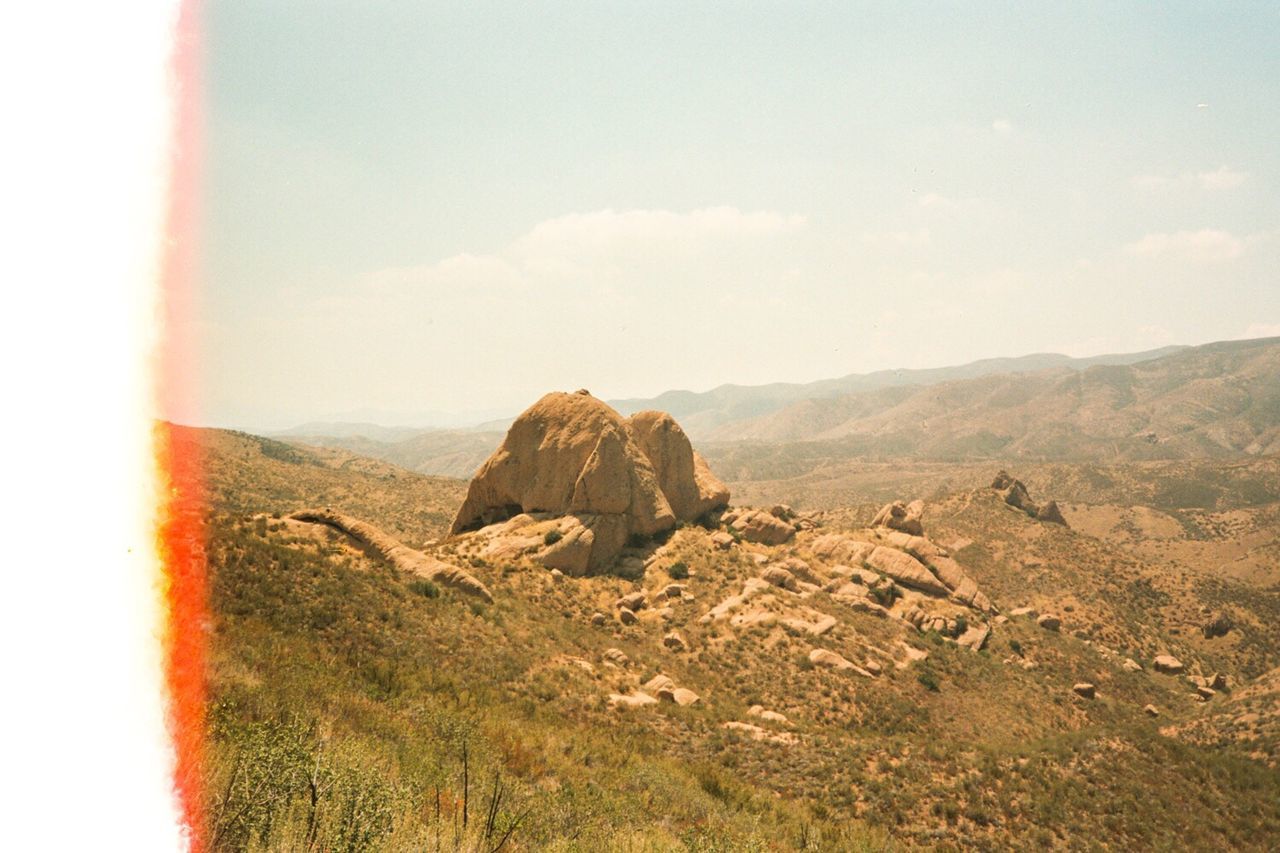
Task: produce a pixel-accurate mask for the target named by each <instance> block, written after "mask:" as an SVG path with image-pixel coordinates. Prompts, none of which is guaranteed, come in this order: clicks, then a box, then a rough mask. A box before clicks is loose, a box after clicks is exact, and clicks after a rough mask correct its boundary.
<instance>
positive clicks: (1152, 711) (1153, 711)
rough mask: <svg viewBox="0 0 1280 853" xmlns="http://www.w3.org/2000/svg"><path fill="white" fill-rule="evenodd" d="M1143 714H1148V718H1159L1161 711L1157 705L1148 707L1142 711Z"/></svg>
mask: <svg viewBox="0 0 1280 853" xmlns="http://www.w3.org/2000/svg"><path fill="white" fill-rule="evenodd" d="M1142 713H1144V714H1146V715H1147V716H1148V717H1158V716H1160V709H1159V708H1157V707H1156V706H1155V705H1147V706H1146V707H1145V708H1143V709H1142Z"/></svg>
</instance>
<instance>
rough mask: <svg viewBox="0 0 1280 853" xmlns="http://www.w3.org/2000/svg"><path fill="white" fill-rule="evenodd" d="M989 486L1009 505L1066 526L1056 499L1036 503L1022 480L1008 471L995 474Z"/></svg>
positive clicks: (1032, 515)
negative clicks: (1044, 502)
mask: <svg viewBox="0 0 1280 853" xmlns="http://www.w3.org/2000/svg"><path fill="white" fill-rule="evenodd" d="M991 488H993V489H995V490H996V491H997V492H999V493H1000V496H1001V497H1002V498H1004V502H1005V503H1007V504H1008V505H1009V506H1012V507H1017V508H1018V509H1020V510H1022V511H1023V512H1025V513H1026V514H1027V515H1029V516H1031V517H1032V518H1037V519H1039V520H1040V521H1047V522H1050V523H1051V524H1061V525H1062V526H1063V527H1066V526H1067V520H1066V519H1065V518H1063V517H1062V510H1060V509H1058V503H1057V501H1049V502H1048V503H1046V504H1045V505H1044V506H1040V505H1038V504H1037V503H1036V502H1035V501H1033V500H1032V499H1031V495H1030V493H1028V492H1027V487H1026V486H1024V485H1023V484H1022V481H1021V480H1016V479H1014V478H1013V477H1012V476H1010V474H1009V472H1008V471H1001V472H1000V473H998V474H996V477H995V479H994V480H992V481H991Z"/></svg>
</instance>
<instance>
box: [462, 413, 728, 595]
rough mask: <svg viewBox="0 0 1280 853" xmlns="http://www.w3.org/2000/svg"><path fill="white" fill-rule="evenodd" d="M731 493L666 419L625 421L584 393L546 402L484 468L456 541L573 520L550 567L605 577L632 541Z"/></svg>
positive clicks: (646, 416) (648, 416)
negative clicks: (519, 525)
mask: <svg viewBox="0 0 1280 853" xmlns="http://www.w3.org/2000/svg"><path fill="white" fill-rule="evenodd" d="M728 498H729V494H728V490H727V489H726V488H725V487H724V484H722V483H721V482H720V481H719V480H717V479H716V478H715V476H714V475H712V474H711V471H710V470H709V469H708V468H707V466H706V463H705V462H703V461H702V459H701V458H700V457H698V456H697V454H695V453H694V452H693V448H692V447H691V446H690V444H689V439H688V438H687V437H685V435H684V432H683V431H682V430H681V429H680V427H679V425H678V424H676V422H675V421H674V420H672V419H671V418H670V417H669V416H668V415H664V414H662V413H661V412H642V413H640V414H639V415H637V416H636V417H635V418H633V419H632V421H627V420H625V419H624V418H623V417H622V416H621V415H619V414H618V413H617V412H615V411H614V410H613V409H612V408H610V407H609V406H608V405H606V404H605V403H603V402H601V401H600V400H597V399H596V398H595V397H592V396H591V395H590V394H588V393H587V392H586V391H578V392H576V393H574V394H565V393H560V392H554V393H551V394H547V395H546V396H544V397H543V398H542V399H540V400H539V401H538V402H536V403H534V404H533V405H532V406H531V407H529V408H528V409H527V410H526V411H525V412H524V413H523V414H521V415H520V417H518V418H516V420H515V423H513V424H512V425H511V429H510V430H509V431H508V432H507V437H506V439H505V440H504V441H503V442H502V446H501V447H499V448H498V449H497V450H496V451H495V452H494V454H493V455H492V456H490V457H489V459H488V461H486V462H485V463H484V465H482V466H481V467H480V470H479V471H478V472H477V473H476V475H475V477H474V478H473V479H472V480H471V485H470V487H469V488H468V490H467V497H466V500H465V501H464V502H463V504H462V507H461V508H460V509H459V510H458V514H457V516H456V517H455V518H454V520H453V526H452V528H451V529H450V534H451V535H452V534H458V533H462V532H465V531H468V530H475V529H478V528H480V527H483V526H485V525H488V524H493V523H495V522H500V521H503V520H505V519H508V518H511V517H512V516H515V515H518V514H520V513H548V514H550V515H553V516H570V517H572V521H573V523H572V524H569V525H568V530H567V532H565V531H562V533H563V538H562V539H561V540H560V541H559V542H557V543H556V545H555V546H554V547H553V548H551V549H549V550H548V553H547V554H546V555H545V556H546V557H547V558H548V559H544V560H543V562H545V563H547V564H548V565H552V564H554V566H555V567H556V568H560V569H562V570H563V571H565V572H567V573H569V574H582V573H584V572H587V571H592V570H600V569H603V568H606V567H608V566H609V565H611V564H612V563H613V561H614V560H615V559H616V558H617V557H618V554H619V553H620V552H621V550H622V548H623V547H624V546H625V545H626V543H627V542H628V540H629V539H631V538H633V537H637V536H638V537H650V536H653V535H654V534H657V533H661V532H663V531H665V530H670V529H671V528H672V527H674V526H675V523H676V521H677V520H683V521H693V520H694V519H696V518H698V517H699V516H700V515H702V514H703V513H705V512H708V511H710V510H712V509H716V508H719V507H722V506H725V505H727V504H728Z"/></svg>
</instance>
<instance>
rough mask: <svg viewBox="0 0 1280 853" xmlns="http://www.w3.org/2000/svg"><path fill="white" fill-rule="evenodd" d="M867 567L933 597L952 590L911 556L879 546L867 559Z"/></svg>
mask: <svg viewBox="0 0 1280 853" xmlns="http://www.w3.org/2000/svg"><path fill="white" fill-rule="evenodd" d="M867 565H868V566H870V567H871V568H873V569H876V570H878V571H880V572H883V573H884V574H886V575H888V576H889V577H891V578H893V579H894V580H896V581H897V582H898V583H900V584H902V585H903V586H909V587H912V588H914V589H918V590H920V591H922V592H927V593H930V594H932V595H947V594H948V593H949V592H950V590H949V589H947V587H946V584H944V583H943V582H942V581H940V580H938V578H937V577H935V576H934V574H933V573H932V572H930V571H929V570H928V569H927V568H925V565H924V564H923V563H921V562H920V561H919V560H917V559H916V558H915V557H912V556H911V555H910V554H907V553H904V552H902V551H899V550H897V549H895V548H886V547H885V546H883V545H877V546H876V547H875V548H874V549H873V550H872V552H871V554H870V555H869V556H868V557H867Z"/></svg>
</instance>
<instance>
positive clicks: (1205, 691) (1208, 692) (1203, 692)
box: [1196, 687, 1218, 702]
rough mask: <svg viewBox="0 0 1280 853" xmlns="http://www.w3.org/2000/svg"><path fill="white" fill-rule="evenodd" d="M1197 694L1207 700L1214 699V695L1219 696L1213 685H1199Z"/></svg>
mask: <svg viewBox="0 0 1280 853" xmlns="http://www.w3.org/2000/svg"><path fill="white" fill-rule="evenodd" d="M1196 695H1197V696H1199V697H1200V698H1201V699H1202V700H1204V701H1206V702H1207V701H1208V700H1210V699H1212V698H1213V697H1214V696H1217V695H1218V691H1216V690H1214V689H1213V688H1212V687H1197V688H1196Z"/></svg>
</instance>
